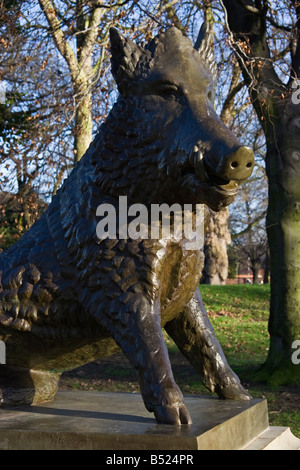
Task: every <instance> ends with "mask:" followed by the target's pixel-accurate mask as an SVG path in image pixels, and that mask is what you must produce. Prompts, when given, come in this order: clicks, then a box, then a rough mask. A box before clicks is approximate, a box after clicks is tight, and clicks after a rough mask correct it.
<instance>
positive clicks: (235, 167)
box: [215, 146, 254, 182]
mask: <svg viewBox="0 0 300 470" xmlns="http://www.w3.org/2000/svg"><path fill="white" fill-rule="evenodd" d="M253 166H254V155H253V150H252V149H251V148H250V147H246V146H242V147H239V148H238V149H237V150H235V152H232V153H230V154H229V155H226V156H225V157H223V158H222V159H221V161H220V162H219V164H218V166H217V168H216V169H215V172H216V175H218V176H220V177H221V178H224V179H226V180H230V181H232V180H234V181H237V182H240V181H243V180H245V179H247V178H249V176H250V175H251V173H252V171H253Z"/></svg>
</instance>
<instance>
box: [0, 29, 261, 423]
mask: <svg viewBox="0 0 300 470" xmlns="http://www.w3.org/2000/svg"><path fill="white" fill-rule="evenodd" d="M110 39H111V55H112V59H111V65H112V74H113V76H114V78H115V80H116V83H117V86H118V91H119V97H118V99H117V101H116V103H115V105H114V106H113V108H112V110H111V112H110V114H109V116H108V118H107V120H106V122H105V123H103V124H102V126H101V127H100V130H99V132H98V134H97V136H96V138H95V140H94V141H93V142H92V144H91V145H90V147H89V149H88V150H87V152H86V153H85V155H84V156H83V158H82V159H81V161H80V162H79V163H78V164H77V166H76V167H75V168H74V170H73V171H72V173H71V174H70V176H69V177H68V178H67V179H66V180H65V182H64V184H63V185H62V187H61V188H60V190H59V191H58V193H57V194H56V195H55V197H54V198H53V200H52V202H51V203H50V204H49V206H48V208H47V210H46V212H45V213H44V214H43V215H42V217H41V218H40V219H39V220H38V221H37V222H36V223H35V224H34V225H33V226H32V227H31V228H30V230H29V231H28V232H27V233H26V234H25V235H24V236H23V237H22V238H21V239H20V240H19V241H18V242H17V243H16V244H14V245H13V246H12V247H10V248H9V249H8V250H6V251H5V252H3V253H2V254H1V255H0V340H1V341H2V342H4V343H5V347H6V364H2V365H0V402H1V405H2V406H14V405H20V404H22V405H24V404H36V403H39V402H42V401H46V400H50V399H52V398H53V397H54V396H55V393H56V391H57V387H58V381H59V377H60V375H61V373H62V372H63V371H66V370H70V369H74V368H75V367H78V366H80V365H83V364H86V363H88V362H91V361H93V360H95V359H97V358H100V357H103V356H107V355H111V354H113V353H115V352H116V351H118V350H120V349H121V350H122V351H123V353H124V354H125V355H126V357H127V358H128V359H129V361H130V362H131V364H132V365H133V366H134V367H135V369H136V370H137V372H138V376H139V382H140V390H141V395H142V398H143V400H144V403H145V406H146V408H147V409H148V410H149V411H150V412H154V415H155V417H156V420H157V421H158V422H159V423H168V424H188V423H190V422H191V419H190V416H189V412H188V410H187V408H186V406H185V404H184V399H183V396H182V394H181V391H180V389H179V387H178V386H177V384H176V382H175V380H174V377H173V374H172V369H171V365H170V360H169V357H168V352H167V347H166V344H165V341H164V336H163V332H162V327H164V328H165V330H166V331H167V333H168V334H169V335H170V336H171V338H173V340H174V341H175V343H176V344H177V345H178V347H179V349H180V350H181V352H182V353H183V355H184V356H185V357H186V358H187V359H188V361H189V362H190V363H191V364H192V365H193V366H194V368H195V369H196V371H197V372H198V373H199V375H200V377H201V379H202V381H203V383H204V384H205V385H206V387H207V388H208V389H209V390H210V391H211V392H216V393H217V394H218V395H219V397H221V398H233V399H238V400H242V399H249V398H250V396H249V394H248V393H247V391H246V390H245V389H244V388H243V387H242V385H241V383H240V381H239V379H238V377H237V376H236V375H235V373H234V372H233V371H232V370H231V368H230V367H229V365H228V363H227V361H226V358H225V357H224V354H223V352H222V349H221V346H220V344H219V343H218V341H217V339H216V336H215V334H214V331H213V329H212V326H211V324H210V322H209V320H208V317H207V313H206V311H205V308H204V306H203V303H202V300H201V296H200V292H199V289H198V282H199V278H200V274H201V271H202V267H203V254H202V251H201V249H199V250H198V249H187V248H186V245H185V240H184V238H182V239H181V240H179V239H174V237H173V238H172V237H167V238H163V237H161V238H156V239H154V238H152V239H151V237H149V238H147V237H144V238H132V237H131V238H130V237H129V235H127V237H126V236H122V237H121V236H118V234H119V235H120V230H121V228H122V227H121V228H119V229H118V230H119V231H118V230H117V233H116V237H102V238H99V237H98V236H97V224H98V223H99V217H98V216H97V208H98V207H99V205H101V204H109V205H111V207H114V208H115V213H116V217H117V219H120V218H121V217H123V216H124V214H122V213H120V208H119V198H120V196H123V197H124V196H126V197H127V204H128V206H129V205H133V204H136V203H138V204H143V205H144V206H145V207H150V205H151V204H158V205H160V204H173V203H176V204H180V205H181V206H182V207H183V205H184V204H192V207H193V208H194V207H196V205H197V204H206V205H208V206H209V207H210V208H211V209H213V210H215V211H219V210H221V209H222V208H224V207H225V206H227V205H228V204H230V203H231V202H232V201H233V199H234V197H235V195H236V193H237V188H238V184H239V183H240V182H241V181H243V180H245V179H246V178H247V177H248V176H250V174H251V172H252V169H253V164H254V160H253V152H252V150H251V149H250V148H249V147H246V146H243V145H241V143H240V142H239V141H238V140H237V138H236V137H235V136H234V135H233V133H232V132H231V131H230V130H229V129H228V128H227V127H226V126H225V125H224V124H223V123H222V122H221V120H220V119H219V118H218V116H217V115H216V113H215V111H214V107H213V102H212V94H213V90H214V83H215V80H216V73H215V72H216V70H215V65H214V62H213V60H212V55H211V48H210V43H209V38H208V35H207V32H206V26H205V24H204V25H203V26H202V28H201V30H200V34H199V38H198V40H197V42H196V44H195V46H193V45H192V44H191V42H190V40H189V39H188V38H187V37H185V36H184V35H183V34H182V33H181V32H180V31H179V30H178V29H176V28H175V27H171V28H170V29H168V30H166V31H165V32H161V33H160V34H159V35H158V36H157V37H155V38H154V39H153V40H151V41H150V42H149V43H148V44H147V45H146V46H145V47H140V46H138V45H136V44H135V43H134V42H132V41H131V40H130V39H127V38H125V37H124V36H122V35H121V34H120V33H119V32H118V31H117V30H116V29H114V28H112V29H111V30H110ZM105 207H107V206H105ZM193 210H194V209H193ZM123 228H124V227H123ZM123 228H122V230H123Z"/></svg>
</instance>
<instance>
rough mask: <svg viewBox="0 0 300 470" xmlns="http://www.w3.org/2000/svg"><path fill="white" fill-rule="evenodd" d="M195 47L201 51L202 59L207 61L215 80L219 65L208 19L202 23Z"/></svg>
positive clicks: (206, 63)
mask: <svg viewBox="0 0 300 470" xmlns="http://www.w3.org/2000/svg"><path fill="white" fill-rule="evenodd" d="M194 48H195V49H196V50H197V51H198V52H199V55H200V56H201V59H202V60H203V61H204V62H205V65H206V67H207V68H208V70H209V71H210V73H211V74H212V77H213V80H214V81H215V80H216V78H217V66H216V63H215V59H214V53H213V47H212V34H211V32H210V31H209V27H208V24H207V23H206V21H204V23H202V26H201V28H200V31H199V34H198V38H197V41H196V42H195V45H194Z"/></svg>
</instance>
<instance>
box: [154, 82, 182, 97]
mask: <svg viewBox="0 0 300 470" xmlns="http://www.w3.org/2000/svg"><path fill="white" fill-rule="evenodd" d="M157 92H158V94H159V95H160V96H161V97H162V98H164V99H166V100H176V99H178V98H179V97H181V96H182V93H181V91H180V89H179V88H178V87H177V86H176V85H173V84H172V83H161V84H160V85H159V87H158V90H157Z"/></svg>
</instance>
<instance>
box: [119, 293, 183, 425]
mask: <svg viewBox="0 0 300 470" xmlns="http://www.w3.org/2000/svg"><path fill="white" fill-rule="evenodd" d="M122 310H123V311H122ZM157 310H159V308H158V309H157ZM118 317H119V318H118V319H119V320H121V321H118V322H116V321H112V323H111V328H110V329H111V333H112V335H113V337H114V339H115V341H116V342H117V344H118V345H119V346H120V347H121V349H122V351H123V353H124V354H125V355H126V356H127V358H128V359H129V361H130V362H131V363H132V365H133V366H134V367H135V368H136V370H137V371H138V374H139V381H140V388H141V394H142V397H143V400H144V403H145V406H146V408H147V410H148V411H151V412H154V415H155V417H156V420H157V421H158V422H160V423H164V424H188V423H191V418H190V415H189V412H188V410H187V409H186V407H185V404H184V400H183V396H182V394H181V391H180V389H179V387H178V386H177V384H176V382H175V380H174V378H173V373H172V369H171V365H170V361H169V357H168V352H167V347H166V344H165V341H164V337H163V334H162V330H161V325H160V312H159V311H158V312H157V311H153V308H152V307H151V306H150V304H149V303H148V301H147V300H146V299H145V298H144V297H143V296H138V295H136V294H135V295H134V294H133V295H132V297H131V299H130V301H129V302H127V303H126V305H124V306H123V309H122V307H121V311H120V310H119V312H118Z"/></svg>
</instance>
